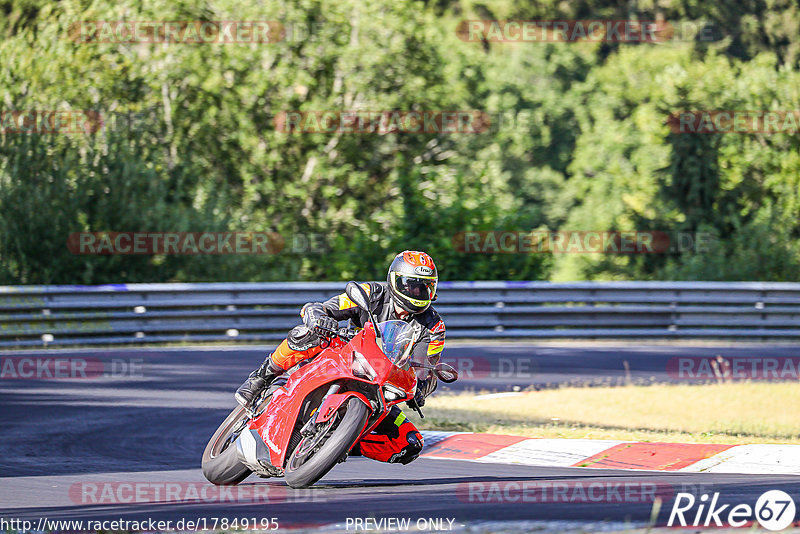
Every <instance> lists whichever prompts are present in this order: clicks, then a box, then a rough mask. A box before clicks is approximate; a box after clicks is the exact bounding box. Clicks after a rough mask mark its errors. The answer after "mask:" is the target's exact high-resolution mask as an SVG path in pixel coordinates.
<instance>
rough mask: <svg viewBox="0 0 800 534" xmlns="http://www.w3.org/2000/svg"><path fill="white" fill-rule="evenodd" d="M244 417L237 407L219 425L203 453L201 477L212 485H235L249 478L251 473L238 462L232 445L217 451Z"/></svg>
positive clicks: (234, 446)
mask: <svg viewBox="0 0 800 534" xmlns="http://www.w3.org/2000/svg"><path fill="white" fill-rule="evenodd" d="M243 417H246V416H245V412H244V408H242V407H241V406H237V407H236V408H235V409H234V410H233V411H232V412H231V413H230V415H228V417H226V418H225V420H224V421H223V422H222V424H221V425H219V428H217V431H216V432H214V435H213V436H211V439H210V440H209V441H208V445H206V449H205V450H204V451H203V461H202V467H203V475H204V476H205V477H206V479H207V480H208V481H209V482H211V483H212V484H217V485H221V486H229V485H236V484H238V483H240V482H241V481H243V480H244V479H246V478H247V477H248V476H250V473H252V471H251V470H250V469H249V468H248V467H247V466H245V465H244V464H243V463H242V462H241V461H239V455H238V454H237V452H236V445H235V444H234V443H230V444H228V446H227V447H225V448H224V449H223V450H221V451H220V450H219V449H220V448H221V447H222V445H223V444H224V442H225V440H227V438H228V436H229V435H230V432H231V430H232V428H233V427H234V425H236V424H238V423H240V422H241V420H242V418H243Z"/></svg>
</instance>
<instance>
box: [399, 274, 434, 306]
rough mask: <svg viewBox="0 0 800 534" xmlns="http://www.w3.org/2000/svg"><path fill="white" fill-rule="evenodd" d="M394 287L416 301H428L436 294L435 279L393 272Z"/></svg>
mask: <svg viewBox="0 0 800 534" xmlns="http://www.w3.org/2000/svg"><path fill="white" fill-rule="evenodd" d="M394 287H395V289H396V290H397V291H398V293H400V294H401V295H404V296H406V297H408V298H410V299H412V300H416V301H429V300H431V299H432V298H433V297H434V295H436V280H433V279H431V278H418V277H415V276H403V275H402V274H399V273H395V275H394Z"/></svg>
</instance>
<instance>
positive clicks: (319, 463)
mask: <svg viewBox="0 0 800 534" xmlns="http://www.w3.org/2000/svg"><path fill="white" fill-rule="evenodd" d="M368 417H369V408H367V406H366V405H365V404H364V403H363V402H362V401H361V400H359V399H357V398H355V397H353V398H350V399H349V400H348V401H347V404H345V405H344V406H343V407H341V408H339V410H338V411H337V412H336V414H334V416H333V417H331V419H330V421H329V423H328V424H326V425H324V426H322V427H321V428H319V429H318V432H316V433H315V434H314V435H311V436H306V437H303V438H302V439H301V440H300V442H299V443H298V444H297V446H296V447H295V448H294V450H292V452H291V454H290V455H289V457H288V459H287V461H286V469H285V472H284V477H285V478H286V483H287V484H289V486H291V487H293V488H307V487H308V486H311V485H312V484H314V483H315V482H317V481H318V480H319V479H321V478H322V477H323V476H325V475H326V474H327V473H328V471H330V470H331V469H332V468H333V466H334V465H336V464H337V463H338V462H339V461H340V460H341V459H342V458H345V457H346V455H347V453H348V452H349V451H350V449H351V448H352V447H353V445H355V443H356V440H358V437H359V436H360V435H361V431H362V430H364V425H365V424H366V423H367V418H368Z"/></svg>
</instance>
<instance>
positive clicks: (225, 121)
mask: <svg viewBox="0 0 800 534" xmlns="http://www.w3.org/2000/svg"><path fill="white" fill-rule="evenodd" d="M143 4H144V3H141V2H134V1H131V0H125V1H116V2H111V1H109V0H94V1H89V0H64V1H61V2H57V3H55V2H47V1H38V0H0V39H1V40H0V57H2V58H3V61H0V112H9V111H13V110H86V109H88V110H94V111H96V112H98V113H99V114H100V116H102V117H103V118H104V119H105V123H104V126H103V128H102V129H101V130H99V131H98V132H96V133H91V134H72V135H52V134H36V135H31V134H28V135H25V134H18V133H13V132H8V131H6V132H5V133H3V132H2V128H0V283H4V284H19V283H23V284H36V283H106V282H136V281H172V280H174V281H212V280H219V281H230V280H286V279H330V280H340V279H349V278H380V277H382V276H383V272H384V269H385V267H386V264H387V260H388V259H389V258H390V257H391V256H392V255H393V254H394V253H395V252H396V251H398V250H402V249H403V248H422V249H426V250H428V251H429V252H430V253H431V254H432V255H433V256H434V258H435V259H437V261H438V263H439V265H440V269H441V270H442V276H443V277H444V278H445V279H451V280H452V279H463V280H466V279H555V280H566V279H570V280H571V279H686V280H695V279H707V280H713V279H719V280H734V279H753V280H798V279H800V274H798V273H800V246H799V245H798V237H799V234H800V223H799V222H798V221H800V136H798V134H796V133H795V134H774V135H767V134H757V133H756V134H725V135H720V134H714V135H709V134H690V135H686V134H683V135H676V134H674V133H671V132H670V129H669V127H668V125H667V117H668V116H669V114H670V113H673V112H675V111H678V110H691V109H710V110H713V109H723V110H724V109H740V110H741V109H745V110H800V89H799V88H800V74H798V71H797V67H798V62H799V61H800V59H799V58H800V31H798V28H800V26H798V24H799V23H800V12H798V8H797V6H796V3H795V2H791V1H788V0H785V1H781V0H770V1H767V2H763V3H755V2H752V3H751V2H735V1H733V0H730V1H723V2H717V3H713V5H710V4H709V3H703V2H700V1H699V0H696V1H689V2H681V3H675V2H660V1H656V2H646V3H645V2H640V3H638V4H641V7H640V6H639V5H637V3H633V4H634V5H633V6H632V4H631V3H630V2H626V3H619V2H610V1H604V2H586V1H584V2H570V3H566V2H555V1H554V0H552V1H545V2H536V3H533V4H531V3H528V2H519V1H516V0H495V1H490V2H483V3H480V4H478V3H475V4H473V3H471V2H469V1H463V2H456V1H449V2H448V1H444V2H441V1H440V2H427V3H423V2H413V1H409V0H399V1H389V0H374V1H370V2H358V1H356V0H343V1H341V2H323V1H321V0H320V1H316V0H291V1H287V2H281V3H276V2H266V3H264V2H260V1H256V0H244V1H242V0H235V1H234V0H209V1H204V2H189V1H186V0H181V1H167V0H160V1H155V2H147V3H146V4H147V5H143ZM477 18H484V19H540V20H554V19H600V18H603V19H625V18H637V19H642V20H662V19H666V20H668V21H671V22H672V23H673V25H674V26H675V27H676V28H677V29H678V30H679V32H680V35H678V37H679V38H678V39H675V40H673V41H670V42H665V43H655V44H638V45H637V44H626V43H596V42H583V43H489V42H483V43H476V42H466V41H463V40H461V39H459V37H458V35H457V31H456V30H457V28H458V24H459V22H460V21H462V20H465V19H477ZM89 20H275V21H280V22H281V23H282V24H283V25H284V27H285V28H287V30H288V33H287V38H286V39H285V40H284V41H282V42H277V43H249V44H114V43H79V42H75V41H74V40H72V39H70V35H71V33H70V32H71V27H73V25H74V24H75V23H76V22H79V21H89ZM704 28H705V29H708V30H709V31H707V32H705V33H703V34H702V35H704V36H708V35H712V36H713V39H711V40H704V39H698V37H697V35H689V33H690V32H689V29H693V30H696V31H699V30H700V29H704ZM353 109H360V110H483V111H486V112H487V113H489V114H490V116H491V117H492V124H491V127H490V128H488V130H487V131H485V132H483V133H478V134H442V133H440V134H435V133H426V134H412V133H386V134H368V133H362V134H354V133H333V134H326V133H311V134H299V133H283V132H281V131H279V130H278V129H277V128H276V125H275V119H276V117H277V116H279V114H280V113H281V112H282V111H287V110H305V111H321V110H353ZM537 229H538V230H551V231H556V230H665V231H670V232H678V231H682V232H702V233H705V234H707V235H709V236H712V237H713V239H712V241H711V243H712V244H711V245H710V246H708V247H705V248H704V249H703V250H700V251H697V250H690V251H685V252H683V253H669V254H647V255H597V254H554V255H549V254H527V255H526V254H464V253H461V252H459V251H458V250H457V248H456V247H454V244H453V240H454V237H455V236H456V235H457V234H458V233H459V232H464V231H469V230H519V231H525V230H537ZM225 230H229V231H271V232H278V233H280V234H282V235H284V236H285V237H286V239H287V242H291V241H292V239H294V238H295V237H297V236H308V235H316V236H321V238H322V241H323V242H324V247H322V250H320V249H319V248H317V249H312V250H308V249H303V248H302V247H300V248H298V247H292V246H287V248H286V249H285V250H284V251H283V252H281V253H279V254H275V255H252V256H241V255H240V256H236V255H222V256H208V255H205V256H203V255H201V256H172V255H156V256H92V255H74V254H72V253H71V252H70V251H69V250H68V249H67V246H66V240H67V236H68V235H69V234H70V233H72V232H81V231H153V232H157V231H225Z"/></svg>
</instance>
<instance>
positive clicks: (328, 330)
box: [314, 315, 339, 337]
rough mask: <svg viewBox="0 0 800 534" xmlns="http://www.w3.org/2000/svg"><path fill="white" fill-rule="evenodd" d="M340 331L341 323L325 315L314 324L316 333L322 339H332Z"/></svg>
mask: <svg viewBox="0 0 800 534" xmlns="http://www.w3.org/2000/svg"><path fill="white" fill-rule="evenodd" d="M338 330H339V323H338V322H337V321H336V319H334V318H333V317H328V316H327V315H323V316H322V317H318V318H317V320H316V321H315V322H314V333H315V334H317V335H318V336H320V337H330V336H331V334H335V333H336V332H337V331H338Z"/></svg>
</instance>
